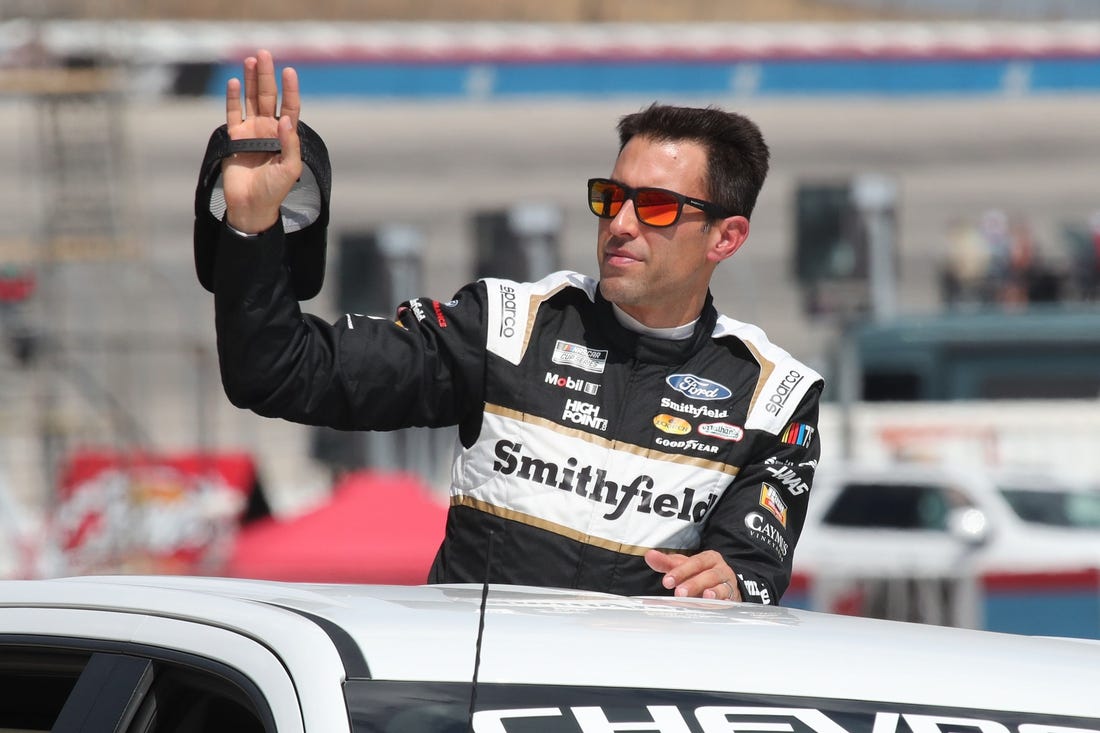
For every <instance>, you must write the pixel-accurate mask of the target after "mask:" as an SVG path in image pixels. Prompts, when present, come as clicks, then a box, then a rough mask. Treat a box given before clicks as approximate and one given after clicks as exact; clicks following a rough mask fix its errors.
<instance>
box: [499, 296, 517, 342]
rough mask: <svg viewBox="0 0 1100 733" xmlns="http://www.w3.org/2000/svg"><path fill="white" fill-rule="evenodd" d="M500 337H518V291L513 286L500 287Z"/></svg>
mask: <svg viewBox="0 0 1100 733" xmlns="http://www.w3.org/2000/svg"><path fill="white" fill-rule="evenodd" d="M500 311H501V316H500V335H501V336H503V337H504V338H512V337H513V336H515V335H516V290H515V288H513V287H512V286H511V285H501V286H500Z"/></svg>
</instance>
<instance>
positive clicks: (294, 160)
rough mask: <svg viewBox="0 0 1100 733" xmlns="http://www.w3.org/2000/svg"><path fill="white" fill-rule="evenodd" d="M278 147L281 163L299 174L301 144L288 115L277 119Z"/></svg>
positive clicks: (295, 128) (292, 121)
mask: <svg viewBox="0 0 1100 733" xmlns="http://www.w3.org/2000/svg"><path fill="white" fill-rule="evenodd" d="M279 147H281V148H282V157H283V162H284V163H286V164H287V165H288V166H290V167H291V168H297V169H298V173H299V174H301V167H302V143H301V140H300V139H299V137H298V129H297V127H296V126H295V124H294V120H293V119H291V117H290V115H283V116H282V117H280V118H279Z"/></svg>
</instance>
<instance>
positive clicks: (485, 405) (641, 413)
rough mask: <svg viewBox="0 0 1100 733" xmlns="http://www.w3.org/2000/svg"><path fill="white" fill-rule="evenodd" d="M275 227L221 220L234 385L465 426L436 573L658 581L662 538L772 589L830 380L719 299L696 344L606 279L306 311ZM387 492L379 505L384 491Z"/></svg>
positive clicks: (279, 411) (813, 456) (760, 596)
mask: <svg viewBox="0 0 1100 733" xmlns="http://www.w3.org/2000/svg"><path fill="white" fill-rule="evenodd" d="M283 246H284V238H283V235H282V231H281V227H278V226H277V227H276V228H275V229H273V230H271V231H269V232H266V233H264V234H262V235H260V236H258V237H253V238H247V239H246V238H243V237H239V236H237V235H235V234H233V233H231V232H229V231H228V230H226V229H224V227H223V233H222V235H221V241H220V242H219V246H218V260H217V269H216V275H215V293H216V297H215V303H216V319H217V332H218V354H219V358H220V364H221V373H222V381H223V383H224V386H225V390H226V393H227V395H228V396H229V399H230V400H231V401H232V402H233V404H235V405H237V406H240V407H245V408H249V409H252V410H254V411H255V412H257V413H259V414H260V415H265V416H271V417H281V418H286V419H288V420H293V421H296V422H301V423H306V424H311V425H327V426H330V427H334V428H339V429H346V430H361V429H368V430H391V429H396V428H402V427H408V426H443V425H458V426H459V431H458V434H459V443H460V445H458V446H456V453H455V460H454V466H453V471H452V485H451V507H450V511H449V514H448V519H447V528H446V534H445V537H444V538H443V542H442V545H441V547H440V549H439V552H438V554H437V556H436V559H435V562H434V564H433V566H432V569H431V574H430V578H429V582H433V583H434V582H440V583H451V582H480V581H482V580H483V579H484V578H485V577H486V556H485V555H486V550H487V546H488V541H489V536H490V531H492V534H493V549H492V558H491V562H490V571H489V577H490V579H491V580H492V581H493V582H502V583H515V584H524V585H545V586H556V587H562V588H583V589H592V590H600V591H607V592H612V593H620V594H624V595H667V594H669V593H670V591H668V590H666V589H665V588H663V587H662V585H661V577H662V576H661V574H660V573H657V572H654V571H653V570H651V569H650V568H649V567H648V565H646V563H645V561H644V559H643V555H644V553H645V551H646V550H648V549H650V548H660V549H663V550H667V551H674V552H681V553H685V554H692V553H694V552H696V551H698V550H700V549H713V550H717V551H718V552H720V553H722V555H723V556H724V557H725V559H726V561H727V562H728V563H729V565H730V566H731V567H732V568H734V570H735V571H736V572H737V574H738V576H739V581H740V582H739V585H740V590H741V593H742V596H743V597H744V598H745V599H746V600H752V601H756V602H759V603H776V602H778V600H779V598H780V596H781V595H782V594H783V592H784V591H785V590H786V588H787V585H788V583H789V580H790V575H791V561H792V555H793V551H794V546H795V543H796V541H797V539H798V535H799V533H800V532H801V530H802V524H803V521H804V519H805V515H806V504H807V499H808V497H809V489H810V483H811V480H812V477H813V472H814V469H815V467H816V464H817V458H818V455H819V453H820V446H819V443H818V436H817V435H816V426H817V415H818V399H819V397H820V392H821V386H822V383H821V378H820V376H819V375H818V374H816V373H815V372H814V371H813V370H811V369H809V368H808V367H806V366H805V365H803V364H801V363H800V362H798V361H797V360H795V359H794V358H793V357H791V356H790V355H789V354H788V353H787V352H785V351H783V350H782V349H780V348H778V347H776V346H774V345H772V344H771V343H769V342H768V340H767V338H766V337H765V335H764V333H763V332H762V331H760V330H759V329H758V328H756V327H755V326H751V325H748V324H744V323H740V322H738V321H734V320H732V319H729V318H726V317H724V316H719V315H718V313H717V312H716V311H715V309H714V307H713V305H712V299H711V298H710V296H709V295H708V297H707V301H706V305H705V307H704V309H703V312H702V316H701V318H700V319H699V321H698V323H697V324H696V326H695V329H694V333H693V334H692V335H691V337H690V338H688V339H686V340H667V339H659V338H654V337H651V336H645V335H640V334H638V333H636V332H635V331H633V330H629V329H627V328H624V327H623V326H622V325H620V322H619V320H618V319H617V317H616V314H615V312H614V310H613V307H612V306H611V305H610V303H608V302H607V301H606V300H604V298H603V297H602V296H601V295H600V292H599V289H598V287H597V283H596V281H594V280H592V279H590V278H587V277H585V276H582V275H579V274H577V273H572V272H560V273H555V274H553V275H550V276H548V277H546V278H544V279H543V280H540V281H539V282H536V283H517V282H511V281H504V280H496V279H485V280H481V281H478V282H476V283H473V284H470V285H468V286H466V287H464V288H462V289H461V290H460V291H459V292H458V293H457V294H456V295H455V296H454V299H453V300H451V301H450V302H446V303H441V302H438V301H434V300H430V299H426V298H420V299H416V300H411V301H408V302H407V303H405V304H403V306H402V307H401V309H400V310H399V312H398V313H399V315H398V318H397V320H396V321H392V320H387V319H381V318H374V317H368V316H361V315H354V314H347V315H345V316H343V317H341V318H340V319H339V320H338V321H337V322H336V323H334V324H332V325H329V324H327V323H324V322H323V321H321V320H320V319H318V318H316V317H314V316H310V315H304V314H302V313H301V312H300V310H299V306H298V303H297V301H296V300H295V298H294V296H293V294H292V291H291V288H290V285H289V282H288V278H287V274H286V270H285V268H284V266H283V264H282V263H283V253H282V248H283ZM380 510H381V509H380Z"/></svg>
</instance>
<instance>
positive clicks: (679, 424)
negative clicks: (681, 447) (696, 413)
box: [653, 414, 691, 435]
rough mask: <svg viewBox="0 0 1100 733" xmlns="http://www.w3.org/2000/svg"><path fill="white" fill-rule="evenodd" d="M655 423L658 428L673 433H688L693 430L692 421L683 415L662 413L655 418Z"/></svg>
mask: <svg viewBox="0 0 1100 733" xmlns="http://www.w3.org/2000/svg"><path fill="white" fill-rule="evenodd" d="M653 424H654V425H656V426H657V429H658V430H661V431H662V432H665V433H670V434H672V435H687V434H688V433H690V432H691V423H689V422H688V421H687V420H685V419H684V418H682V417H673V416H672V415H667V414H660V415H658V416H657V417H655V418H653Z"/></svg>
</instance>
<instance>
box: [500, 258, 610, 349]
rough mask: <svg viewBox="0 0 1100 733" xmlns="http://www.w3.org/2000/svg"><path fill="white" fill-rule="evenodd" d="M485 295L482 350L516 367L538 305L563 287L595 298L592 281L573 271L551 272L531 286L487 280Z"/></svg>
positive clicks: (528, 336) (525, 344)
mask: <svg viewBox="0 0 1100 733" xmlns="http://www.w3.org/2000/svg"><path fill="white" fill-rule="evenodd" d="M482 282H484V283H485V288H486V292H487V296H488V334H487V337H486V344H485V346H486V348H487V349H488V350H489V351H490V352H492V353H494V354H496V355H497V356H499V357H501V358H503V359H505V360H507V361H509V362H511V363H512V364H519V362H520V361H521V360H522V359H523V354H524V352H526V351H527V345H528V343H530V339H531V327H532V326H533V325H534V322H535V314H536V313H537V312H538V308H539V305H540V304H541V303H542V302H544V301H546V300H547V299H549V298H550V297H551V296H552V295H554V294H555V293H557V292H558V291H560V290H562V289H563V288H569V287H574V288H581V289H583V290H585V291H586V292H587V293H588V297H589V298H590V299H593V300H595V297H596V281H595V280H593V279H592V278H590V277H586V276H584V275H581V274H579V273H576V272H568V271H562V272H555V273H553V274H551V275H547V276H546V277H544V278H543V279H541V280H539V281H537V282H533V283H520V282H514V281H512V280H501V279H499V278H493V277H487V278H484V279H483V280H482Z"/></svg>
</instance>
